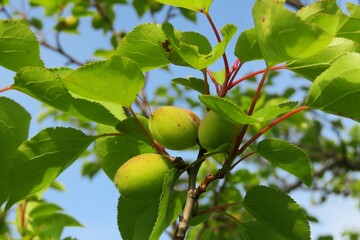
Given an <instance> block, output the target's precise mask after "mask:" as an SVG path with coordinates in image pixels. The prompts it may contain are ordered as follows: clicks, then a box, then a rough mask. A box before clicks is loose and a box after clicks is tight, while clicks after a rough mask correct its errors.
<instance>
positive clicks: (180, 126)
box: [149, 106, 200, 150]
mask: <svg viewBox="0 0 360 240" xmlns="http://www.w3.org/2000/svg"><path fill="white" fill-rule="evenodd" d="M199 123H200V119H199V118H198V117H197V116H196V114H195V113H193V112H191V111H190V110H187V109H183V108H178V107H173V106H164V107H160V108H158V109H156V110H155V111H154V112H153V113H152V114H151V116H150V119H149V129H150V132H151V135H152V136H153V138H154V139H155V141H157V142H158V143H160V144H161V145H162V146H164V147H165V148H168V149H172V150H183V149H186V148H189V147H192V146H194V145H195V144H196V140H197V132H198V128H199Z"/></svg>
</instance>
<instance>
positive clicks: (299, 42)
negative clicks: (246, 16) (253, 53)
mask: <svg viewBox="0 0 360 240" xmlns="http://www.w3.org/2000/svg"><path fill="white" fill-rule="evenodd" d="M253 17H254V22H255V29H256V35H257V39H258V42H259V45H260V48H261V51H262V54H263V56H264V58H265V61H266V63H267V65H268V66H269V67H271V66H274V65H275V64H278V63H281V62H284V61H289V60H292V59H297V58H306V57H310V56H312V55H314V54H316V53H317V52H319V51H320V50H321V49H322V48H324V47H325V46H327V45H328V44H329V43H330V42H331V40H332V38H333V36H331V35H330V34H329V33H328V32H326V31H325V30H324V29H322V28H321V27H319V26H317V25H316V24H310V23H306V22H304V21H302V20H301V19H300V18H299V17H298V16H296V15H295V13H294V12H291V11H290V10H288V9H286V8H285V7H284V6H283V3H276V2H274V1H271V0H257V1H256V3H255V6H254V8H253ZM328 24H333V23H331V22H330V23H328ZM299 29H301V31H299Z"/></svg>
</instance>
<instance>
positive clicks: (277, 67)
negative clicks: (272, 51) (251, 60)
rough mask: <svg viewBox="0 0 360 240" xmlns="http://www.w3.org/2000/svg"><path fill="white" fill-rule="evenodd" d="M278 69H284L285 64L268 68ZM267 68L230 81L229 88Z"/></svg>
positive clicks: (271, 69)
mask: <svg viewBox="0 0 360 240" xmlns="http://www.w3.org/2000/svg"><path fill="white" fill-rule="evenodd" d="M280 69H286V66H285V65H281V66H276V67H272V68H270V71H276V70H280ZM266 70H267V69H263V70H259V71H256V72H252V73H250V74H248V75H246V76H244V77H242V78H240V79H238V80H236V81H234V82H232V83H231V84H230V86H229V89H231V88H233V87H235V86H236V85H238V84H239V83H241V82H242V81H245V80H247V79H249V78H252V77H255V76H256V75H259V74H262V73H264V72H265V71H266Z"/></svg>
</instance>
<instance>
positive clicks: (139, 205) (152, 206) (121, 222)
mask: <svg viewBox="0 0 360 240" xmlns="http://www.w3.org/2000/svg"><path fill="white" fill-rule="evenodd" d="M158 208H159V199H156V198H155V199H153V200H150V201H147V202H134V201H130V200H127V199H125V198H123V197H120V198H119V203H118V217H117V221H118V226H119V230H120V233H121V237H122V239H124V240H144V239H149V236H150V234H151V231H152V229H153V227H154V223H155V221H156V218H157V212H158Z"/></svg>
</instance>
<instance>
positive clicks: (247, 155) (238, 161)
mask: <svg viewBox="0 0 360 240" xmlns="http://www.w3.org/2000/svg"><path fill="white" fill-rule="evenodd" d="M255 153H256V152H250V153H248V154H246V155H245V156H243V157H242V158H240V159H239V160H237V161H236V162H235V163H234V164H233V165H231V167H230V169H231V170H232V169H234V167H236V165H238V164H239V163H240V162H242V161H243V160H245V159H246V158H248V157H250V156H251V155H253V154H255Z"/></svg>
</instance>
